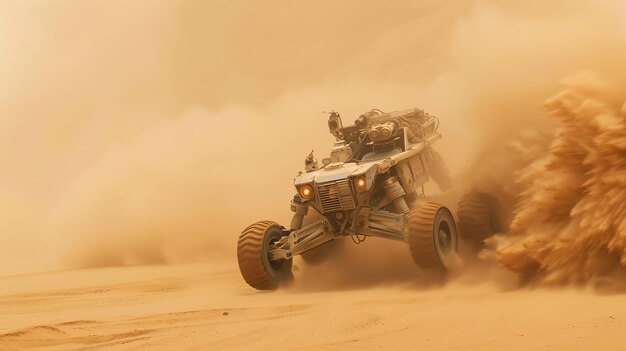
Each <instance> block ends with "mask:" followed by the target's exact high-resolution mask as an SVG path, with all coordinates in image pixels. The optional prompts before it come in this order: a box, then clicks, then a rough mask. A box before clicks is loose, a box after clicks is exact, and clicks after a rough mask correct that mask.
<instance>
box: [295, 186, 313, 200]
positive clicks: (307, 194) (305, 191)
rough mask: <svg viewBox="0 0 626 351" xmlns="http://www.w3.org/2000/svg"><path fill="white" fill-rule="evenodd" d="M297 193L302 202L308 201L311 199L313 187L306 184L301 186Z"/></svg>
mask: <svg viewBox="0 0 626 351" xmlns="http://www.w3.org/2000/svg"><path fill="white" fill-rule="evenodd" d="M298 193H300V197H301V198H302V199H303V200H308V199H310V198H312V197H313V187H312V186H310V185H308V184H305V185H302V186H301V187H300V188H299V189H298Z"/></svg>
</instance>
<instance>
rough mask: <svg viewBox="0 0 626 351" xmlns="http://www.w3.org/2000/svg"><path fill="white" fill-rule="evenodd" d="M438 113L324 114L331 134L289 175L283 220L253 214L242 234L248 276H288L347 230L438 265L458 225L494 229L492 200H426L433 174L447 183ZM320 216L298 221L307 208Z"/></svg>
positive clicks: (257, 279)
mask: <svg viewBox="0 0 626 351" xmlns="http://www.w3.org/2000/svg"><path fill="white" fill-rule="evenodd" d="M438 127H439V120H438V118H436V117H435V116H432V115H430V114H428V113H425V112H424V111H423V110H420V109H412V110H405V111H397V112H391V113H384V112H382V111H380V110H377V109H374V110H371V111H369V112H366V113H364V114H362V115H361V116H359V117H358V118H357V119H356V120H355V122H354V125H350V126H346V127H344V126H343V123H342V120H341V116H340V115H339V114H338V113H336V112H330V116H329V119H328V128H329V131H330V133H331V134H332V135H333V136H334V137H335V139H336V142H335V144H334V147H333V149H332V152H331V153H330V158H326V159H324V160H323V164H322V165H321V166H320V165H319V164H318V162H317V160H316V159H315V156H314V155H313V152H311V154H309V156H308V157H307V158H306V159H305V171H304V172H302V171H301V172H299V173H298V175H297V176H296V177H295V179H294V186H295V190H296V195H295V196H294V198H293V200H292V201H291V210H292V211H293V212H294V215H293V219H292V221H291V225H290V227H289V228H286V227H284V226H281V225H280V224H278V223H275V222H272V221H260V222H256V223H254V224H252V225H250V226H249V227H247V228H245V229H244V230H243V231H242V233H241V235H240V236H239V242H238V247H237V258H238V261H239V268H240V270H241V274H242V275H243V278H244V279H245V281H246V282H247V283H248V284H249V285H250V286H252V287H254V288H256V289H261V290H265V289H271V288H274V287H276V286H277V285H278V283H280V282H281V281H283V280H286V279H290V278H291V277H292V273H291V267H292V258H293V257H294V256H296V255H300V254H303V253H306V252H307V251H310V250H315V249H316V248H317V247H319V246H320V245H322V244H325V243H327V242H329V241H332V240H334V239H338V238H341V237H344V236H352V238H353V240H355V241H357V242H359V241H362V240H364V239H365V238H366V237H368V236H374V237H380V238H385V239H391V240H399V241H404V242H406V243H407V244H408V246H409V249H410V252H411V255H412V257H413V259H414V261H415V263H416V264H417V265H418V266H420V267H422V268H425V269H429V270H433V271H438V272H445V271H446V269H447V268H448V267H449V266H450V263H451V260H452V259H453V258H454V256H455V254H456V253H457V251H458V248H459V234H458V232H459V231H460V232H461V234H462V235H463V237H464V238H465V239H466V240H467V241H469V242H470V244H474V245H480V242H481V241H482V240H483V239H485V238H486V237H488V236H490V235H492V234H493V233H494V232H495V231H497V230H498V223H497V218H496V216H495V215H494V207H495V206H497V205H496V203H495V200H494V199H493V198H492V197H491V196H489V195H487V194H484V193H477V192H472V193H469V194H467V195H465V196H464V197H463V198H462V199H461V201H460V202H459V206H458V210H457V218H458V219H459V226H458V229H457V224H456V223H455V220H454V217H453V215H452V213H451V211H450V210H449V209H448V208H446V207H444V206H442V205H441V204H438V203H435V202H431V201H429V198H428V197H427V196H426V194H425V191H424V184H425V183H426V182H428V181H429V179H430V178H432V179H433V180H434V181H435V183H437V185H438V187H439V188H440V190H441V191H446V190H448V189H450V188H451V186H452V184H451V181H450V179H449V177H448V173H447V169H446V167H445V165H444V162H443V160H442V158H441V157H440V155H439V154H438V153H437V152H436V151H435V150H434V149H433V147H432V144H433V143H435V142H436V141H437V140H439V139H440V138H441V134H440V133H439V132H438ZM310 211H314V212H317V214H318V218H319V219H318V220H315V221H312V223H308V224H305V225H303V221H304V218H305V216H306V215H307V213H309V212H310Z"/></svg>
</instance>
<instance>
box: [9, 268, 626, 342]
mask: <svg viewBox="0 0 626 351" xmlns="http://www.w3.org/2000/svg"><path fill="white" fill-rule="evenodd" d="M0 294H1V295H0V316H1V319H0V350H23V349H29V350H30V349H33V350H137V349H150V350H264V349H276V348H279V349H282V350H296V349H297V350H346V349H372V350H378V349H384V350H388V349H406V350H422V349H423V350H502V349H507V350H511V349H516V350H529V349H532V350H587V349H602V350H605V351H607V350H623V348H624V345H626V334H625V333H624V328H626V304H624V303H623V296H620V295H597V294H593V293H590V292H585V291H574V290H565V291H564V290H559V291H546V290H532V291H531V290H513V291H502V290H501V289H498V288H495V287H493V286H486V285H481V286H473V287H464V286H462V285H459V284H449V285H448V286H446V287H443V288H431V289H419V288H415V287H412V288H409V287H403V286H398V285H395V286H383V287H369V288H364V289H354V290H350V289H348V290H340V291H315V292H311V291H302V289H297V288H292V289H283V290H280V291H275V292H257V291H254V290H252V289H251V288H249V287H248V286H246V285H245V284H244V283H243V281H242V279H241V278H240V277H239V272H238V271H237V268H236V266H233V265H232V263H230V262H221V263H211V264H208V263H205V264H194V265H178V266H147V267H125V268H106V269H92V270H76V271H59V272H48V273H37V274H26V275H17V276H9V277H3V278H0Z"/></svg>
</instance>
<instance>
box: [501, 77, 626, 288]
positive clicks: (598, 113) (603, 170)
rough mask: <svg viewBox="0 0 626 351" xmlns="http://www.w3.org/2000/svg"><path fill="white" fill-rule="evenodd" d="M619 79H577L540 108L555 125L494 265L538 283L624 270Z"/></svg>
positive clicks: (528, 172)
mask: <svg viewBox="0 0 626 351" xmlns="http://www.w3.org/2000/svg"><path fill="white" fill-rule="evenodd" d="M624 83H626V80H624V79H619V78H617V77H614V78H612V79H607V78H601V77H595V76H593V75H590V74H581V75H580V76H576V77H572V78H570V79H568V80H566V81H565V83H564V84H565V86H566V90H565V91H563V92H562V93H561V94H559V95H557V96H556V97H554V98H552V99H550V100H547V101H546V103H545V107H546V109H547V110H548V112H549V113H550V115H552V116H553V117H555V118H556V119H557V120H558V122H559V125H558V127H557V129H556V131H555V134H554V135H555V136H554V139H553V140H551V142H550V145H549V148H548V149H547V152H545V153H543V155H542V157H539V158H537V159H536V160H535V161H534V163H535V164H536V165H537V166H536V167H526V168H524V169H523V170H520V172H519V174H518V175H517V182H518V183H519V184H521V185H522V186H523V187H524V190H523V191H522V192H521V193H520V195H519V201H518V204H517V207H516V209H515V211H514V214H513V221H512V223H511V226H510V233H509V236H508V237H507V238H504V239H503V243H502V244H500V246H499V247H498V252H497V253H498V258H499V261H500V262H501V263H502V264H503V265H504V266H506V267H508V268H510V269H512V270H513V271H516V272H519V273H520V274H522V275H523V276H525V277H526V278H527V279H529V280H532V281H533V282H536V283H542V284H550V285H554V284H562V283H570V284H581V283H587V282H590V281H597V280H598V279H603V278H604V279H610V278H615V277H616V276H619V277H624V272H625V271H626V95H625V94H624V91H623V87H624V86H625V85H624Z"/></svg>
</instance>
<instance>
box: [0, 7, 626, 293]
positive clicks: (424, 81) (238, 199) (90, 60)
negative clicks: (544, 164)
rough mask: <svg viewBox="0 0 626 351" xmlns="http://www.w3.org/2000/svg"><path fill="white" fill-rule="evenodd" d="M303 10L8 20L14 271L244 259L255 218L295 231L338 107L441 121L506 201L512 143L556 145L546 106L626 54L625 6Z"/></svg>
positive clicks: (9, 247)
mask: <svg viewBox="0 0 626 351" xmlns="http://www.w3.org/2000/svg"><path fill="white" fill-rule="evenodd" d="M301 5H302V4H297V3H295V2H284V3H283V4H282V6H274V7H271V8H269V7H266V6H265V5H261V4H258V3H255V2H252V1H244V2H237V3H236V4H234V3H232V2H228V1H216V2H211V3H205V2H168V3H158V4H156V3H153V2H147V1H146V2H141V1H138V2H132V3H123V4H122V3H120V4H110V3H109V2H104V1H94V2H93V3H91V5H89V6H87V5H84V4H83V3H81V2H66V3H63V4H62V5H55V4H51V3H40V2H32V3H31V2H24V3H23V4H18V3H16V4H2V5H0V6H2V11H0V16H1V17H0V23H2V26H3V28H5V29H6V30H4V31H2V34H0V49H1V50H2V51H3V52H6V53H7V55H4V56H3V58H2V59H0V72H1V73H2V75H3V77H4V79H3V80H2V83H0V86H1V87H2V90H1V93H0V99H1V101H2V103H1V104H0V109H1V110H0V136H1V137H2V139H1V140H0V146H1V147H2V150H1V151H0V157H1V158H2V160H3V162H2V166H1V167H2V172H1V173H0V181H1V182H2V183H1V185H0V209H2V216H1V217H0V231H1V232H2V251H3V252H2V255H4V258H3V260H4V261H6V262H7V264H6V265H7V267H8V268H7V269H8V270H11V269H17V268H18V266H19V264H17V263H15V262H18V261H19V260H18V258H20V257H40V258H42V259H46V260H48V262H61V263H62V264H63V265H64V266H72V267H85V266H103V265H125V264H141V263H157V262H178V261H187V260H195V259H205V258H207V257H209V258H212V257H219V256H222V257H229V258H232V257H234V252H235V245H236V237H237V234H238V233H239V231H240V230H241V228H243V227H245V226H246V225H247V224H249V223H250V222H252V221H256V220H261V219H272V220H276V221H279V222H281V223H288V221H289V216H290V212H289V207H288V201H289V199H290V198H291V197H292V195H293V189H292V188H291V185H290V184H291V179H292V177H293V176H294V175H295V174H296V173H297V171H298V170H300V168H301V167H302V166H303V159H304V157H305V156H306V155H307V154H308V152H310V150H311V149H315V150H316V154H317V156H318V158H322V157H324V155H325V154H326V153H327V152H328V151H329V146H330V144H331V142H332V140H333V139H332V137H331V136H330V135H329V134H328V133H327V131H326V125H325V115H324V114H323V113H322V111H326V110H329V109H334V110H336V111H339V112H341V113H342V116H343V117H344V120H345V121H351V120H352V119H353V118H354V117H355V116H357V115H358V114H359V113H361V112H363V111H364V110H368V109H370V108H374V107H376V108H380V109H383V110H394V109H402V108H410V107H413V106H419V107H422V108H424V109H426V110H427V111H429V112H430V113H433V114H435V115H437V116H439V117H440V119H441V122H442V126H441V129H442V132H443V134H444V139H443V140H442V142H440V145H438V147H439V149H440V151H441V153H442V154H443V156H444V157H445V158H446V159H447V162H448V164H449V168H450V169H451V171H452V175H453V177H454V178H455V179H456V180H457V183H458V184H459V185H460V186H462V187H465V188H467V187H472V186H474V187H476V186H478V187H490V186H491V187H495V186H494V184H496V183H498V184H502V183H503V180H504V179H506V177H508V176H510V173H508V168H507V167H506V164H505V163H502V162H495V161H494V155H504V156H502V158H504V159H506V160H508V159H509V158H514V157H517V156H515V155H514V154H513V153H512V154H511V155H509V154H508V152H509V149H504V147H503V146H502V145H505V144H507V143H508V142H510V141H511V140H512V139H513V138H515V137H516V136H517V135H519V134H520V133H521V132H522V131H523V130H525V129H531V130H539V131H542V132H544V133H547V134H548V135H551V134H552V133H553V131H554V128H555V126H556V123H554V122H553V121H550V120H549V119H548V118H546V116H545V115H544V113H543V112H542V111H541V102H542V101H543V100H544V99H545V98H546V97H547V96H551V95H553V94H554V92H555V91H556V89H558V83H559V82H560V81H561V79H562V78H563V77H566V76H569V75H571V74H572V73H575V72H578V71H580V70H583V69H586V70H591V71H595V72H598V74H600V75H602V74H604V75H608V76H611V74H612V73H613V72H617V71H619V70H622V69H623V68H622V67H621V66H622V62H624V59H625V58H626V45H624V43H625V41H626V29H625V27H624V25H623V21H622V20H621V19H622V18H623V15H624V13H625V12H624V10H625V9H624V5H623V4H622V3H621V2H619V1H605V2H602V3H599V2H597V1H548V2H542V3H541V4H532V5H531V4H517V3H515V4H514V3H501V2H497V1H471V0H458V1H449V2H445V4H444V3H442V2H440V1H399V2H394V3H393V4H387V5H386V6H384V8H381V7H380V6H379V5H377V4H375V3H373V2H371V3H369V2H362V1H359V2H352V3H350V2H341V3H336V2H332V1H323V2H317V3H316V4H315V6H313V5H311V4H308V5H306V6H301ZM599 101H604V100H602V99H600V100H599ZM498 157H500V156H498ZM541 157H543V155H542V156H541ZM512 163H513V162H512ZM528 164H532V161H531V160H528ZM484 165H489V167H482V166H484ZM480 175H484V177H483V176H480ZM490 178H494V180H493V181H491V180H488V179H490ZM511 180H512V178H511ZM523 186H524V185H523V184H518V183H514V182H512V181H511V182H510V184H507V185H506V186H505V187H503V188H502V187H498V189H500V190H502V191H503V192H506V193H507V194H508V196H510V198H512V199H513V198H515V194H516V193H518V192H519V191H520V187H523ZM512 207H513V204H511V208H512ZM607 230H608V229H607ZM522 236H523V235H521V234H520V237H522ZM373 242H374V241H373ZM616 245H618V244H616ZM618 246H619V245H618ZM366 251H368V250H362V251H361V254H359V253H358V250H355V251H354V256H352V255H351V256H350V257H352V258H354V260H352V261H351V262H357V263H355V265H359V263H358V262H360V265H361V266H363V267H372V266H377V267H378V268H377V269H376V270H375V271H376V272H379V273H375V274H373V273H372V270H371V269H367V270H363V272H367V273H364V275H367V274H369V276H370V277H371V276H374V277H382V276H388V272H389V271H390V270H392V269H393V267H394V266H395V265H396V264H397V262H394V261H392V260H388V259H387V258H386V257H390V256H384V255H381V257H380V258H379V259H378V258H377V259H376V261H369V262H368V256H367V254H364V253H365V252H366ZM407 257H408V256H407ZM400 261H402V259H400ZM402 262H404V261H402ZM402 262H401V263H402ZM404 263H406V262H404ZM387 268H389V269H387ZM414 274H419V273H415V272H414V271H407V272H404V273H402V274H399V276H397V277H395V278H393V279H391V280H390V281H391V282H394V281H396V280H402V279H405V278H407V277H410V276H412V275H414Z"/></svg>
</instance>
